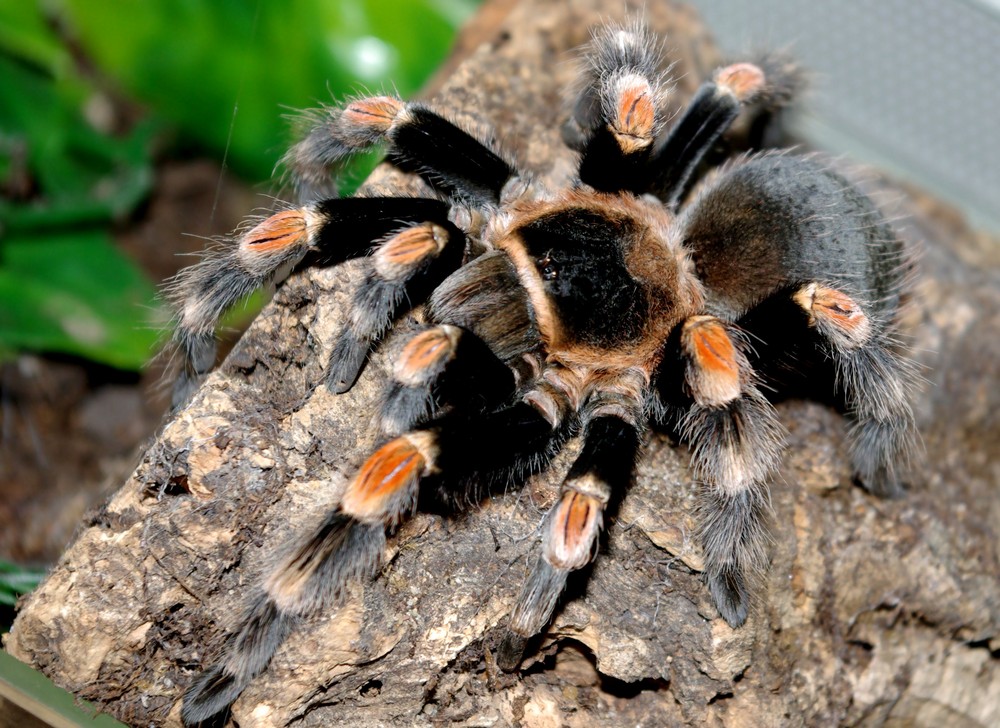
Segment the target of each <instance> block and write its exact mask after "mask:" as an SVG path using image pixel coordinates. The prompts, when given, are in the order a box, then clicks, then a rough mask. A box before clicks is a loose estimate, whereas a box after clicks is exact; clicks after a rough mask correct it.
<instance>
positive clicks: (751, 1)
mask: <svg viewBox="0 0 1000 728" xmlns="http://www.w3.org/2000/svg"><path fill="white" fill-rule="evenodd" d="M693 3H694V4H695V5H697V6H698V7H699V9H700V10H701V12H702V14H703V15H704V17H705V18H706V20H707V21H708V24H709V27H711V28H712V29H713V31H714V32H715V34H716V37H717V39H718V40H719V44H720V45H721V46H722V48H723V49H724V50H725V51H726V53H727V54H728V55H729V56H732V57H740V56H743V55H745V54H746V53H747V52H748V51H753V50H754V49H763V48H782V49H787V50H788V51H790V52H791V53H792V54H793V55H794V56H795V57H796V58H798V59H799V60H800V61H801V62H802V64H803V65H805V67H806V68H808V69H809V70H810V72H811V73H812V76H813V78H812V82H811V84H810V87H811V91H810V94H809V96H808V97H807V99H806V108H807V109H808V111H807V112H806V113H802V114H799V115H798V117H797V118H796V120H795V122H794V125H795V126H796V129H795V131H796V132H798V133H799V134H801V135H802V136H803V137H805V138H806V139H807V140H809V141H810V142H812V143H813V144H815V145H816V146H819V147H821V148H826V149H829V150H831V151H835V152H844V153H847V154H850V155H851V156H853V157H856V158H859V159H862V160H865V161H870V162H872V163H875V164H879V165H882V166H885V167H887V168H889V169H890V170H892V171H893V172H895V173H896V174H897V175H899V176H901V177H903V178H904V179H908V180H910V181H913V182H916V183H918V184H920V185H922V186H924V187H925V188H928V189H931V190H932V191H934V192H936V193H938V194H940V195H942V196H943V197H945V198H947V199H949V200H951V201H953V202H956V203H958V204H959V205H961V206H962V207H963V208H964V209H966V210H967V211H968V212H969V213H970V215H971V217H972V218H973V220H974V222H976V223H978V224H981V225H985V226H987V227H991V228H993V229H994V230H1000V0H693Z"/></svg>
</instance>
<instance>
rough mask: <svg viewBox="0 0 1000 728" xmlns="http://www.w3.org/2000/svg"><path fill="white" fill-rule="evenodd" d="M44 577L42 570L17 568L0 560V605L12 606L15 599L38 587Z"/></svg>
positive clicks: (24, 567) (25, 567)
mask: <svg viewBox="0 0 1000 728" xmlns="http://www.w3.org/2000/svg"><path fill="white" fill-rule="evenodd" d="M44 576H45V570H44V569H34V568H31V567H27V566H18V565H17V564H12V563H10V562H9V561H2V560H0V604H6V605H8V606H14V603H15V602H17V598H18V597H19V596H20V595H21V594H27V593H28V592H30V591H31V590H32V589H34V588H35V587H36V586H38V584H39V582H41V580H42V578H43V577H44Z"/></svg>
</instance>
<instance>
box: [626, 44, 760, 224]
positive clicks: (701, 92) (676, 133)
mask: <svg viewBox="0 0 1000 728" xmlns="http://www.w3.org/2000/svg"><path fill="white" fill-rule="evenodd" d="M767 84H768V79H767V78H765V76H764V72H763V71H762V70H761V69H760V68H759V67H757V66H755V65H754V64H752V63H735V64H733V65H731V66H726V67H725V68H720V69H719V70H717V71H716V72H715V74H714V76H713V78H712V80H711V81H706V82H705V83H703V84H702V85H701V86H700V87H699V88H698V91H697V92H696V93H695V95H694V98H692V99H691V103H690V104H688V107H687V109H686V110H685V111H684V113H683V114H682V115H681V118H680V119H679V120H678V121H677V123H675V124H674V126H673V127H672V128H671V130H670V133H669V135H668V136H667V138H666V139H665V140H664V142H663V144H662V145H661V146H660V147H659V148H658V149H657V150H656V153H655V155H654V156H653V158H652V159H651V161H650V169H651V174H650V178H649V181H648V187H647V189H645V190H643V191H648V192H652V193H653V194H655V195H656V196H657V197H659V198H660V199H661V200H663V202H664V203H665V204H666V205H668V206H669V207H672V208H674V207H676V206H677V205H678V203H679V201H680V198H681V197H682V196H683V194H684V192H685V191H686V189H687V185H688V182H689V181H690V180H691V177H692V175H693V174H694V172H695V169H696V168H697V167H698V164H699V163H700V162H701V160H702V159H703V158H704V157H705V154H706V153H707V152H708V151H709V150H710V149H711V148H712V146H713V145H714V144H715V142H716V141H717V140H718V139H719V137H720V136H721V135H722V133H723V132H725V131H726V129H728V128H729V126H730V124H732V123H733V122H734V121H735V120H736V117H737V116H739V114H740V109H741V108H742V107H743V106H744V105H745V104H747V103H749V102H751V101H753V100H754V98H756V97H757V96H758V95H759V94H761V93H762V92H764V91H765V89H766V88H767Z"/></svg>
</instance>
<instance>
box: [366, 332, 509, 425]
mask: <svg viewBox="0 0 1000 728" xmlns="http://www.w3.org/2000/svg"><path fill="white" fill-rule="evenodd" d="M515 386H516V377H515V375H514V372H513V371H512V370H511V369H510V368H509V367H508V366H507V365H506V364H505V363H504V362H503V361H501V360H500V359H499V358H498V357H497V356H496V355H495V354H494V353H493V352H492V351H491V350H490V348H489V347H488V346H487V345H486V343H485V342H483V340H482V339H480V338H479V337H478V336H476V335H475V334H474V333H472V332H471V331H468V330H466V329H462V328H460V327H458V326H452V325H450V324H441V325H439V326H432V327H429V328H427V329H424V330H423V331H420V332H419V333H417V334H415V335H414V336H413V337H412V338H410V340H409V341H408V342H407V343H406V345H405V346H404V347H403V348H402V350H401V351H400V353H399V356H398V357H397V358H396V360H395V362H394V364H393V369H392V382H391V383H390V385H389V388H388V390H387V391H386V394H385V398H384V399H383V402H382V407H381V409H380V411H379V414H378V427H379V430H380V431H381V432H383V433H384V434H386V435H398V434H401V433H403V432H406V431H407V430H411V429H413V428H414V427H416V426H417V425H418V424H420V423H421V422H425V421H426V420H427V419H428V418H429V417H430V416H431V415H432V413H433V412H434V410H435V407H436V405H437V404H438V403H443V404H448V405H452V406H461V407H462V408H463V409H464V410H466V411H471V412H484V411H487V410H490V409H495V408H496V407H499V406H500V405H501V404H502V402H503V401H504V400H506V399H508V398H509V397H510V396H511V395H512V394H513V393H514V390H515Z"/></svg>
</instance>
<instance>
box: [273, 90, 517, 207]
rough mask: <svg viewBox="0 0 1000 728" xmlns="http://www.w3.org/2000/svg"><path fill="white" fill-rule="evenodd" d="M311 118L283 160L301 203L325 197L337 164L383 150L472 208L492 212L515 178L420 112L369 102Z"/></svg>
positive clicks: (463, 135) (389, 99)
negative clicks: (311, 124) (309, 125)
mask: <svg viewBox="0 0 1000 728" xmlns="http://www.w3.org/2000/svg"><path fill="white" fill-rule="evenodd" d="M313 117H314V120H315V122H316V124H315V126H314V128H313V129H312V130H311V131H310V132H309V134H308V135H307V136H306V137H305V138H304V139H303V140H302V141H301V142H299V143H298V144H296V145H295V146H294V147H292V149H291V150H290V151H289V152H288V154H287V155H286V156H285V159H284V163H285V165H286V166H287V167H288V168H289V169H290V170H291V174H292V178H293V181H294V183H295V185H296V187H297V189H298V191H299V195H300V197H301V198H302V199H306V200H309V199H316V198H319V197H324V196H331V193H332V190H331V173H332V172H335V171H336V168H337V167H338V166H339V165H340V163H341V162H342V161H343V160H344V159H345V158H347V157H349V156H350V155H352V154H354V153H356V152H359V151H364V150H366V149H370V148H371V147H373V146H376V145H379V144H387V145H388V149H389V152H388V158H389V160H390V161H392V162H394V163H396V164H398V165H399V166H401V167H403V168H405V169H407V170H409V171H415V172H417V173H419V174H420V175H421V176H422V177H424V178H425V179H426V180H427V181H428V182H429V183H430V184H431V185H433V186H434V187H435V188H436V189H438V190H439V191H441V192H443V193H444V194H446V195H448V196H449V197H450V198H451V199H454V200H462V201H465V202H467V203H469V204H473V205H492V204H496V203H497V202H498V201H499V200H500V192H501V190H502V189H503V186H504V185H505V184H506V183H507V181H508V180H509V179H510V178H511V177H512V176H514V175H515V174H516V170H515V169H514V168H513V166H512V165H511V164H510V163H508V162H507V161H506V160H505V159H503V158H502V157H501V156H500V155H499V154H497V153H496V152H495V151H493V150H492V149H491V148H490V145H489V144H488V143H486V142H483V141H480V140H478V139H476V138H475V137H474V136H472V135H471V134H470V133H469V132H467V131H465V130H463V129H461V128H459V127H458V126H456V125H455V124H453V123H452V122H450V121H448V120H447V119H445V118H443V117H442V116H441V115H439V114H438V113H437V112H435V111H432V110H431V109H430V108H428V107H427V106H424V105H423V104H419V103H408V102H405V101H402V100H401V99H399V98H395V97H393V96H372V97H368V98H361V99H357V100H355V101H352V102H350V103H348V104H347V105H346V106H344V107H343V108H336V107H334V108H328V109H322V110H320V111H319V112H314V114H313Z"/></svg>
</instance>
